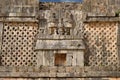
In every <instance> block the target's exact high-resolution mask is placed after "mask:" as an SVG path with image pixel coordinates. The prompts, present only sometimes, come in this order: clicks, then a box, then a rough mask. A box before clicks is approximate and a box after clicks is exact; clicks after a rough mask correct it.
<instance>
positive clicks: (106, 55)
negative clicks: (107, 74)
mask: <svg viewBox="0 0 120 80" xmlns="http://www.w3.org/2000/svg"><path fill="white" fill-rule="evenodd" d="M84 29H85V30H84V37H85V43H86V46H87V47H88V49H87V54H86V55H85V57H86V59H87V58H88V57H89V58H88V60H86V61H88V62H86V63H87V65H90V66H117V65H118V61H119V60H118V54H117V45H116V43H117V23H115V22H91V23H88V24H86V25H85V27H84Z"/></svg>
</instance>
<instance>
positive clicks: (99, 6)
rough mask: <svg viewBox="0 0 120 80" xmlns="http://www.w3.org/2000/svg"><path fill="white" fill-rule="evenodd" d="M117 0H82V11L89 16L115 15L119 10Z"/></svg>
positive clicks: (119, 2)
mask: <svg viewBox="0 0 120 80" xmlns="http://www.w3.org/2000/svg"><path fill="white" fill-rule="evenodd" d="M119 4H120V1H119V0H84V3H83V11H85V12H87V13H88V15H89V16H115V14H116V13H119V11H120V5H119Z"/></svg>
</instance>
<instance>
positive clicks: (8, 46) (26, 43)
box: [1, 22, 38, 66]
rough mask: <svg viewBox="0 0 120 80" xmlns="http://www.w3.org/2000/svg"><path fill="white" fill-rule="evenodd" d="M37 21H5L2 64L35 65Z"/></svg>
mask: <svg viewBox="0 0 120 80" xmlns="http://www.w3.org/2000/svg"><path fill="white" fill-rule="evenodd" d="M37 28H38V27H37V23H21V22H20V23H19V22H17V23H15V22H12V23H10V22H6V23H4V29H3V42H2V54H1V65H2V66H35V65H36V64H37V63H36V55H37V53H36V52H34V43H35V36H36V34H37Z"/></svg>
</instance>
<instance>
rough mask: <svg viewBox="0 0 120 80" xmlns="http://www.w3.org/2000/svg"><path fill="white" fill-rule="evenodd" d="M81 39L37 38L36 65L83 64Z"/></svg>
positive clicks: (80, 65) (83, 47)
mask: <svg viewBox="0 0 120 80" xmlns="http://www.w3.org/2000/svg"><path fill="white" fill-rule="evenodd" d="M84 49H85V46H84V44H83V42H82V40H37V42H36V46H35V50H36V51H37V53H38V56H37V57H38V60H37V61H38V62H37V63H38V66H41V65H42V66H79V67H83V66H84Z"/></svg>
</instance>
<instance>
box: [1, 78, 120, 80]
mask: <svg viewBox="0 0 120 80" xmlns="http://www.w3.org/2000/svg"><path fill="white" fill-rule="evenodd" d="M0 80H120V78H0Z"/></svg>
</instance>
